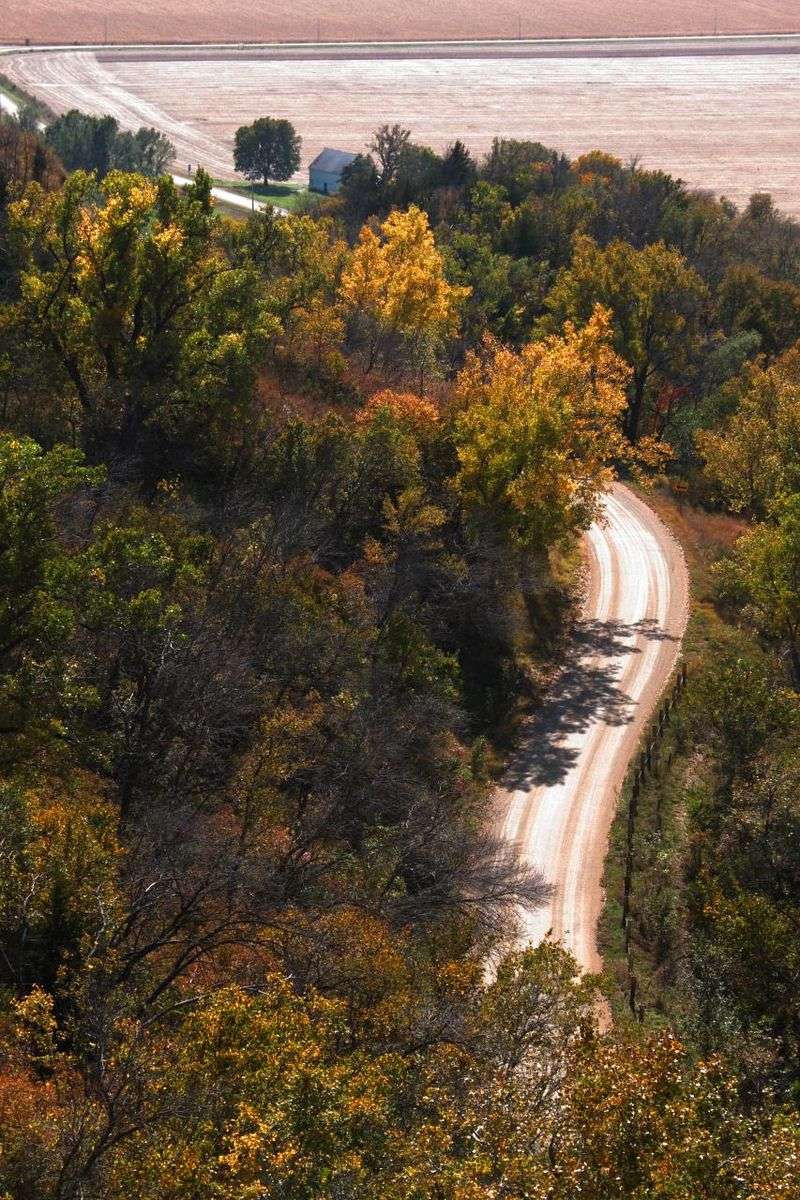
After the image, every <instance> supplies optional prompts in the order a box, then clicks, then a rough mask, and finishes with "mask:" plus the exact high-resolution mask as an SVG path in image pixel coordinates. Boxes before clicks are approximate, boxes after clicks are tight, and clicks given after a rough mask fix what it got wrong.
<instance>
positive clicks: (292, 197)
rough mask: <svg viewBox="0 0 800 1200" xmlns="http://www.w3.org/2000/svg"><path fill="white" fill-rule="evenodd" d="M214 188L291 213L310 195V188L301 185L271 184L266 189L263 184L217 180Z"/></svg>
mask: <svg viewBox="0 0 800 1200" xmlns="http://www.w3.org/2000/svg"><path fill="white" fill-rule="evenodd" d="M214 186H215V187H219V188H224V189H225V190H226V191H227V192H235V193H236V194H237V195H238V196H246V197H250V196H255V198H256V200H260V201H262V203H264V204H272V205H275V207H277V208H286V209H288V210H289V212H294V211H295V209H296V208H297V207H298V205H300V204H301V203H302V202H303V198H304V197H305V196H307V195H308V188H306V187H303V186H302V184H299V183H271V184H270V185H269V186H268V187H265V186H264V184H263V183H256V184H249V183H237V182H234V183H231V182H230V180H228V179H215V180H214Z"/></svg>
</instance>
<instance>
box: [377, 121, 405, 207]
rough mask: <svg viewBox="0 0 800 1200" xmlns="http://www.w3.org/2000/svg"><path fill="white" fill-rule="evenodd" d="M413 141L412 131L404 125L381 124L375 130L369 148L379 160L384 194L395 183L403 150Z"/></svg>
mask: <svg viewBox="0 0 800 1200" xmlns="http://www.w3.org/2000/svg"><path fill="white" fill-rule="evenodd" d="M410 141H411V131H410V130H408V129H404V128H403V127H402V125H381V127H380V129H377V130H376V131H375V134H374V135H373V138H372V141H371V142H370V145H369V149H370V150H371V151H372V153H373V154H374V155H375V157H376V158H377V160H378V169H379V175H380V187H381V192H382V193H383V194H384V196H385V195H386V194H387V192H388V191H389V188H390V187H391V185H392V184H393V183H394V178H395V175H396V174H397V168H398V167H399V165H400V159H401V158H402V155H403V151H404V150H405V149H406V147H407V146H408V145H409V143H410Z"/></svg>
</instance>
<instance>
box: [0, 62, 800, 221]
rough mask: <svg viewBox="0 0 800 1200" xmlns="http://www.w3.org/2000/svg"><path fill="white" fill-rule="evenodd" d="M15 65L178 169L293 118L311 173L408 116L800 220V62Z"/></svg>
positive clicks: (418, 129)
mask: <svg viewBox="0 0 800 1200" xmlns="http://www.w3.org/2000/svg"><path fill="white" fill-rule="evenodd" d="M4 63H5V65H4V68H3V69H4V70H6V71H7V72H8V74H9V75H11V76H12V77H13V78H14V79H16V80H17V81H18V82H19V83H20V84H22V85H23V86H24V87H27V88H28V89H29V90H30V91H33V92H35V93H36V94H37V95H40V96H41V97H42V98H43V99H45V100H47V101H48V102H49V103H50V104H51V105H52V106H53V107H54V108H56V109H58V110H65V109H67V108H70V107H73V106H75V107H79V108H82V109H84V110H85V111H88V112H94V113H103V112H110V113H113V114H114V115H115V116H117V117H118V119H119V120H120V122H121V123H122V124H123V125H126V126H129V127H130V126H138V125H141V124H148V125H154V126H156V127H158V128H160V129H162V130H163V131H164V132H165V133H167V134H168V135H169V136H170V137H171V138H172V139H173V141H174V142H175V145H176V148H177V154H178V162H177V165H178V169H181V170H183V169H184V168H185V166H186V165H187V164H188V163H192V164H193V165H195V164H200V165H202V166H204V167H206V168H207V169H208V170H209V171H211V173H212V174H214V175H216V176H220V177H231V176H232V162H231V148H232V144H233V134H234V131H235V129H236V128H237V127H238V126H239V125H241V124H244V123H245V122H248V121H251V120H253V119H254V118H255V117H257V116H262V115H267V114H269V115H273V116H283V117H288V118H289V119H291V120H292V121H293V122H294V123H295V124H296V126H297V128H298V130H299V131H300V132H301V134H302V135H303V139H304V142H303V167H304V168H305V166H306V165H307V163H308V162H309V161H310V160H311V159H312V158H313V157H314V156H315V155H316V154H317V153H318V151H319V150H320V149H321V148H322V147H323V146H325V145H332V146H338V147H341V148H343V149H353V150H359V149H361V148H362V147H363V146H364V144H365V143H366V142H367V141H368V139H369V135H370V133H371V132H372V130H373V129H374V128H375V126H376V125H377V124H379V123H381V122H383V121H388V122H394V121H399V122H400V123H402V124H403V125H406V126H408V127H409V128H410V129H411V130H412V132H413V136H414V138H415V140H417V141H419V142H422V143H426V144H428V145H431V146H433V147H435V148H437V149H441V148H442V147H444V146H445V145H446V144H447V143H448V142H451V141H453V140H454V139H455V138H457V137H460V138H462V139H463V140H464V141H465V142H467V143H468V145H469V146H470V147H471V148H472V150H473V151H475V152H478V153H480V152H483V151H485V150H486V149H487V148H488V147H489V145H490V143H491V140H492V138H493V137H495V136H506V137H527V138H534V139H537V140H539V141H543V142H545V143H547V144H548V145H552V146H555V147H558V148H560V149H563V150H564V151H566V152H567V153H569V154H570V155H573V156H574V155H578V154H581V153H583V152H585V151H587V150H590V149H593V148H596V147H600V148H602V149H604V150H608V151H611V152H612V153H615V154H617V155H619V156H620V157H622V158H624V159H628V158H632V157H638V158H639V159H640V161H641V162H642V163H643V164H644V165H646V166H649V167H660V168H663V169H665V170H668V171H670V172H672V173H674V174H676V175H678V176H680V177H681V178H682V179H684V180H686V182H687V183H689V184H690V185H691V186H694V187H698V188H704V189H708V190H710V191H713V192H715V193H717V194H723V195H726V196H728V197H729V198H731V199H732V200H734V201H736V202H737V203H738V204H742V203H745V202H746V201H747V199H748V198H749V196H750V195H751V194H752V193H753V192H754V191H759V190H768V191H771V192H772V193H773V195H774V196H775V199H776V202H777V203H778V204H779V205H780V206H781V207H782V208H784V209H785V210H786V211H787V212H790V213H792V214H794V215H796V216H800V164H799V163H798V155H797V146H798V135H799V134H800V115H799V114H800V57H798V55H797V53H791V52H780V50H779V49H776V52H774V53H762V54H756V53H753V54H745V53H738V54H736V55H735V56H731V57H724V56H719V55H699V54H693V55H691V56H681V55H677V56H673V55H667V54H664V55H663V56H662V57H650V56H648V57H630V56H626V57H619V58H612V57H605V58H593V57H568V56H565V57H563V58H544V59H543V58H513V59H509V58H506V59H500V58H498V59H497V60H494V59H491V58H448V57H441V58H407V59H406V60H405V61H404V62H403V64H402V68H401V69H398V63H397V61H395V60H392V59H389V58H384V57H381V55H380V52H379V50H377V49H376V50H375V56H374V57H372V58H370V59H366V60H359V61H356V62H354V61H348V60H346V59H336V60H328V61H326V60H319V59H315V58H314V57H313V56H310V57H309V58H307V59H300V60H288V61H284V60H277V61H276V60H272V61H270V60H268V59H266V58H259V57H258V56H256V55H254V54H250V55H248V53H247V51H243V52H241V53H240V54H238V55H232V54H231V53H226V54H225V55H224V56H220V57H214V56H213V55H209V56H207V57H206V58H204V59H203V60H202V61H192V60H190V59H186V58H184V57H181V56H178V55H176V56H172V55H170V54H165V55H164V56H158V55H156V56H154V55H147V54H146V53H141V54H139V53H137V54H134V55H130V56H125V55H111V56H108V57H106V56H104V55H103V54H102V53H98V54H94V53H92V52H88V51H86V52H74V53H60V52H48V53H37V54H31V55H14V56H11V57H8V58H5V59H4Z"/></svg>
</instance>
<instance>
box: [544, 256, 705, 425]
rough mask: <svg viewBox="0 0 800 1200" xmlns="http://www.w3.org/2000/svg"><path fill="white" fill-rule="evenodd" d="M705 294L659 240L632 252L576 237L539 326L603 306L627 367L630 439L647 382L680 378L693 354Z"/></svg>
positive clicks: (553, 327) (556, 324)
mask: <svg viewBox="0 0 800 1200" xmlns="http://www.w3.org/2000/svg"><path fill="white" fill-rule="evenodd" d="M707 298H708V289H707V288H706V286H705V284H704V283H703V281H702V279H701V278H700V276H699V275H698V274H697V273H696V271H694V270H692V268H691V267H690V266H689V264H688V263H687V262H686V260H685V259H684V258H683V256H682V255H681V254H679V253H678V251H677V250H671V249H669V248H668V247H667V246H666V245H664V244H663V243H662V242H659V243H656V244H655V245H651V246H646V247H645V248H644V249H643V250H635V249H634V248H633V247H632V246H630V245H629V244H628V243H627V242H621V241H615V242H612V243H611V244H610V245H609V246H607V247H606V248H605V249H603V248H601V247H600V246H598V245H597V243H596V242H594V241H593V240H592V239H591V238H589V237H584V236H581V237H578V238H577V239H576V241H575V246H574V252H573V258H572V263H571V265H570V266H569V267H565V268H564V269H563V270H562V271H561V272H560V274H559V276H558V278H557V279H556V282H555V284H554V285H553V288H552V291H551V292H550V294H549V296H548V297H547V301H546V305H547V309H548V315H547V316H546V317H545V318H544V319H543V320H542V322H541V328H542V330H544V331H546V332H548V333H553V332H556V331H557V330H559V329H560V328H561V327H562V325H563V323H564V322H565V321H572V322H575V323H577V324H582V323H584V322H585V321H588V320H589V319H590V317H591V315H592V313H593V311H594V308H595V305H597V304H601V305H603V306H604V307H605V308H607V309H608V310H609V311H610V313H611V317H612V328H613V333H614V346H615V348H616V350H617V352H618V353H619V354H621V355H622V357H623V358H624V359H625V360H626V361H627V362H628V363H629V364H630V365H631V367H632V368H633V371H632V375H631V386H630V399H629V404H628V413H627V418H626V422H625V425H626V432H627V435H628V437H629V439H630V440H631V442H635V441H636V440H637V438H638V437H639V435H640V433H641V429H642V422H643V418H644V416H645V401H646V399H647V397H648V396H649V395H650V394H651V390H652V387H653V384H654V383H655V381H656V380H658V379H662V380H672V379H676V378H680V377H681V375H682V373H683V372H686V371H688V370H689V369H690V368H691V366H692V363H693V361H694V358H695V357H696V356H697V355H698V353H699V350H700V347H701V344H702V340H701V331H702V324H701V316H702V311H703V306H704V305H705V303H706V300H707Z"/></svg>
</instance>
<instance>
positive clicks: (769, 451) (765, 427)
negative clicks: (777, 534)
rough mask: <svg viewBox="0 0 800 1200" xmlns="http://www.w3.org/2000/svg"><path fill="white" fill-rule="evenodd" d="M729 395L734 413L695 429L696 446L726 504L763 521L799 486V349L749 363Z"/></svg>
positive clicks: (707, 472) (707, 473)
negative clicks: (767, 362)
mask: <svg viewBox="0 0 800 1200" xmlns="http://www.w3.org/2000/svg"><path fill="white" fill-rule="evenodd" d="M727 398H729V402H730V400H733V401H734V402H735V403H736V408H735V411H734V412H733V413H732V414H731V416H730V417H729V418H728V419H727V421H725V422H724V423H723V424H722V425H721V427H720V428H718V429H708V430H702V431H701V432H700V433H698V434H697V435H696V443H697V448H698V450H699V451H700V454H701V456H702V458H703V460H704V463H705V473H706V476H707V477H708V478H709V479H710V480H711V481H712V482H713V483H714V484H715V485H716V486H717V488H718V489H719V490H720V492H721V493H722V496H723V498H724V500H725V503H726V504H727V505H728V507H729V508H731V509H732V510H733V511H734V512H744V513H747V514H748V515H749V516H752V517H756V518H762V519H763V518H764V517H766V515H767V513H768V512H769V509H770V506H771V505H772V504H774V503H775V501H776V500H778V499H779V498H780V497H781V496H782V495H786V494H787V493H790V492H796V491H798V490H800V349H795V350H790V351H788V352H787V353H786V354H784V355H782V357H781V358H779V359H778V360H777V361H776V362H774V363H772V364H771V365H770V366H763V365H761V364H758V363H756V364H751V365H749V366H747V367H746V368H745V369H744V371H743V372H742V374H741V375H740V376H739V378H738V379H736V380H735V381H733V382H732V384H731V385H730V386H729V387H728V389H727Z"/></svg>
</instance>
